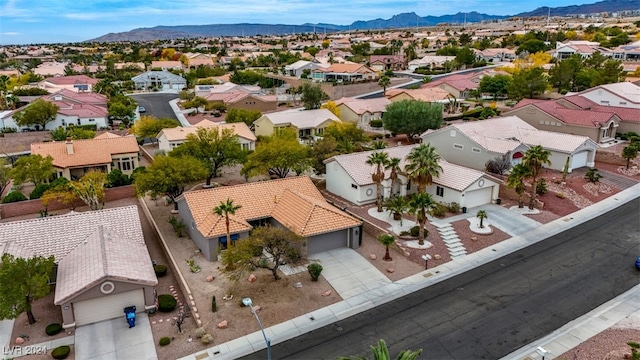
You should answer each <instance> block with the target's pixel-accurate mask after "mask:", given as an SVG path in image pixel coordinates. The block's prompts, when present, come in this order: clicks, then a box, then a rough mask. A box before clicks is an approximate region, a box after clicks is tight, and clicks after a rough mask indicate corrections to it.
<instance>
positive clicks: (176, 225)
mask: <svg viewBox="0 0 640 360" xmlns="http://www.w3.org/2000/svg"><path fill="white" fill-rule="evenodd" d="M168 221H169V224H171V226H172V227H173V230H174V231H175V232H176V235H177V236H178V237H183V236H184V233H185V230H186V229H187V226H186V225H185V224H184V222H183V221H182V219H178V218H177V217H175V216H172V217H170V218H169V220H168Z"/></svg>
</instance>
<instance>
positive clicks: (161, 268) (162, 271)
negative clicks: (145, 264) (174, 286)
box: [153, 264, 167, 277]
mask: <svg viewBox="0 0 640 360" xmlns="http://www.w3.org/2000/svg"><path fill="white" fill-rule="evenodd" d="M153 271H155V272H156V276H157V277H163V276H165V275H167V265H162V264H158V265H153Z"/></svg>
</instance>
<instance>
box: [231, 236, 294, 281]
mask: <svg viewBox="0 0 640 360" xmlns="http://www.w3.org/2000/svg"><path fill="white" fill-rule="evenodd" d="M303 241H304V238H303V237H302V236H299V235H297V234H295V233H293V232H291V231H290V230H288V229H286V228H284V227H272V226H262V227H258V228H255V229H253V231H251V234H250V235H249V237H248V238H246V239H241V240H238V241H237V242H236V244H235V246H230V247H229V248H228V249H227V250H226V251H225V252H223V253H222V263H223V264H224V265H225V266H226V268H225V271H227V272H228V273H230V275H231V277H232V278H234V279H238V278H239V277H240V275H241V274H243V273H244V272H245V271H249V270H251V269H255V268H263V269H268V270H270V271H271V273H272V274H273V278H274V279H275V280H280V275H278V268H279V267H280V266H281V265H284V264H286V263H294V262H296V261H297V260H298V259H299V258H300V252H299V250H298V249H299V248H300V247H301V245H302V243H303ZM260 249H262V251H259V250H260ZM263 251H264V252H266V253H267V254H269V255H270V259H265V258H264V257H263V256H262V252H263ZM257 254H260V255H257Z"/></svg>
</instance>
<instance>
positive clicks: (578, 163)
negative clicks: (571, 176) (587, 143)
mask: <svg viewBox="0 0 640 360" xmlns="http://www.w3.org/2000/svg"><path fill="white" fill-rule="evenodd" d="M588 154H589V152H588V151H581V152H579V153H577V154H573V156H572V157H571V169H579V168H581V167H585V166H587V155H588Z"/></svg>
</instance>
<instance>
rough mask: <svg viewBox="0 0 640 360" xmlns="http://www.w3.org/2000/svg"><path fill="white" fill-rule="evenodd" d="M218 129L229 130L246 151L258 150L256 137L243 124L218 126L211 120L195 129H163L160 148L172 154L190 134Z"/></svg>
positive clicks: (200, 123)
mask: <svg viewBox="0 0 640 360" xmlns="http://www.w3.org/2000/svg"><path fill="white" fill-rule="evenodd" d="M203 127H204V128H207V129H217V130H218V131H219V132H220V133H222V131H223V130H225V129H229V130H231V131H233V133H234V134H235V135H236V136H237V137H238V141H239V143H240V146H241V147H242V148H243V149H244V150H255V149H256V136H255V135H254V134H253V132H252V131H251V130H250V129H249V127H248V126H247V124H245V123H243V122H239V123H233V124H216V123H214V122H212V121H209V120H202V121H200V122H199V123H197V124H195V125H194V126H193V127H180V126H178V127H175V128H167V129H162V130H160V132H159V133H158V136H157V138H158V148H159V149H160V150H162V151H164V152H170V151H171V150H173V149H174V148H175V147H177V146H180V145H182V144H183V143H184V142H185V141H186V140H187V136H188V135H189V134H195V133H197V132H198V129H200V128H203Z"/></svg>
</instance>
